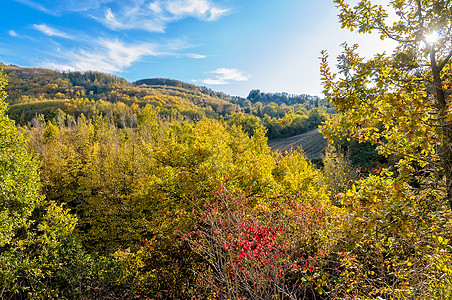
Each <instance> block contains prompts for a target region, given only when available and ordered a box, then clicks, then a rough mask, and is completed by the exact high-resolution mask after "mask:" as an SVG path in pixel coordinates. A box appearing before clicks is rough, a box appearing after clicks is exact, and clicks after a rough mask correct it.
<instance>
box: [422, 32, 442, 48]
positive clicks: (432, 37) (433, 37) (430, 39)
mask: <svg viewBox="0 0 452 300" xmlns="http://www.w3.org/2000/svg"><path fill="white" fill-rule="evenodd" d="M424 39H425V41H426V42H427V43H428V44H429V45H433V44H435V43H437V42H438V39H439V34H438V31H433V32H430V33H429V34H426V35H424Z"/></svg>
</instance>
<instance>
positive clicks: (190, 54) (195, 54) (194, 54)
mask: <svg viewBox="0 0 452 300" xmlns="http://www.w3.org/2000/svg"><path fill="white" fill-rule="evenodd" d="M186 56H188V57H190V58H195V59H200V58H206V56H205V55H202V54H197V53H188V54H186Z"/></svg>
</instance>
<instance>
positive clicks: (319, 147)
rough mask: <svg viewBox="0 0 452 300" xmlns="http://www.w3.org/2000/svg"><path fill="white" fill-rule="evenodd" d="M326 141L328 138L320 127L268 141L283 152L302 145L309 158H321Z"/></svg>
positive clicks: (274, 148) (271, 146)
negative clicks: (321, 131)
mask: <svg viewBox="0 0 452 300" xmlns="http://www.w3.org/2000/svg"><path fill="white" fill-rule="evenodd" d="M326 143H327V140H326V139H325V138H324V137H323V135H322V134H321V133H320V132H319V130H318V129H315V130H311V131H309V132H306V133H303V134H299V135H296V136H291V137H288V138H283V139H276V140H271V141H268V145H269V146H270V148H271V149H272V150H273V151H277V150H279V151H280V152H282V153H284V152H285V151H290V149H293V150H297V149H298V148H299V147H301V148H302V149H303V151H304V153H305V154H306V157H307V158H308V159H315V158H321V157H322V156H323V149H324V148H325V147H326Z"/></svg>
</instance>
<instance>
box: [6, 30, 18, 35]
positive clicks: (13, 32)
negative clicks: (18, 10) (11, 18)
mask: <svg viewBox="0 0 452 300" xmlns="http://www.w3.org/2000/svg"><path fill="white" fill-rule="evenodd" d="M8 34H9V35H10V36H12V37H16V36H17V32H15V31H14V30H10V31H8Z"/></svg>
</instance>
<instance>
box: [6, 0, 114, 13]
mask: <svg viewBox="0 0 452 300" xmlns="http://www.w3.org/2000/svg"><path fill="white" fill-rule="evenodd" d="M14 1H17V2H20V3H22V4H24V5H27V6H28V7H31V8H33V9H36V10H39V11H42V12H44V13H46V14H49V15H52V16H59V15H61V14H63V13H67V12H82V11H88V10H95V9H99V8H100V7H101V6H102V5H104V4H106V3H109V2H114V1H115V0H39V1H35V0H14Z"/></svg>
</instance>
